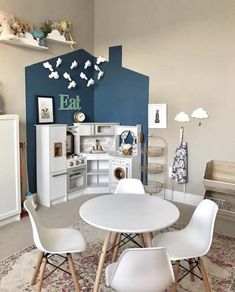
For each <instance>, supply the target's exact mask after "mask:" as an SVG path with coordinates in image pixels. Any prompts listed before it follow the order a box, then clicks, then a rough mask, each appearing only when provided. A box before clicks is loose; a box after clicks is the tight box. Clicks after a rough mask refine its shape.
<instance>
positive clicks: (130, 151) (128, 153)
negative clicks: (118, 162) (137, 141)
mask: <svg viewBox="0 0 235 292" xmlns="http://www.w3.org/2000/svg"><path fill="white" fill-rule="evenodd" d="M122 153H123V154H124V155H131V154H132V148H129V149H122Z"/></svg>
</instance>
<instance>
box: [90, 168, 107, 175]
mask: <svg viewBox="0 0 235 292" xmlns="http://www.w3.org/2000/svg"><path fill="white" fill-rule="evenodd" d="M108 173H109V170H108V169H91V170H88V171H87V175H107V174H108Z"/></svg>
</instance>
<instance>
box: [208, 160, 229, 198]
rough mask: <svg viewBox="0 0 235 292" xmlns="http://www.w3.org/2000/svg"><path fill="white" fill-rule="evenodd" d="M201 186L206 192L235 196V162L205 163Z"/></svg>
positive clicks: (216, 161) (215, 161)
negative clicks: (202, 185)
mask: <svg viewBox="0 0 235 292" xmlns="http://www.w3.org/2000/svg"><path fill="white" fill-rule="evenodd" d="M203 184H204V187H205V189H206V190H210V191H214V192H220V193H226V194H231V195H235V162H230V161H219V160H211V161H209V162H207V164H206V169H205V174H204V178H203Z"/></svg>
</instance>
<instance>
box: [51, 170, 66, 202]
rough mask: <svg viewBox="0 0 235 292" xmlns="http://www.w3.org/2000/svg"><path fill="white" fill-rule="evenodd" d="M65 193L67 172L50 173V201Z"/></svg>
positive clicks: (63, 195)
mask: <svg viewBox="0 0 235 292" xmlns="http://www.w3.org/2000/svg"><path fill="white" fill-rule="evenodd" d="M66 194H67V173H65V172H62V173H57V174H51V179H50V201H53V200H56V199H59V198H62V197H65V196H66Z"/></svg>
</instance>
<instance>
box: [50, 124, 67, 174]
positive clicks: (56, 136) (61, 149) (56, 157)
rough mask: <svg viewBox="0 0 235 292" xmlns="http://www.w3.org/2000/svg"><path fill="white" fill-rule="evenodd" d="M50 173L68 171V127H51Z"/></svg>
mask: <svg viewBox="0 0 235 292" xmlns="http://www.w3.org/2000/svg"><path fill="white" fill-rule="evenodd" d="M49 139H50V172H59V171H63V170H65V169H66V126H64V125H63V126H55V127H50V137H49Z"/></svg>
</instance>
